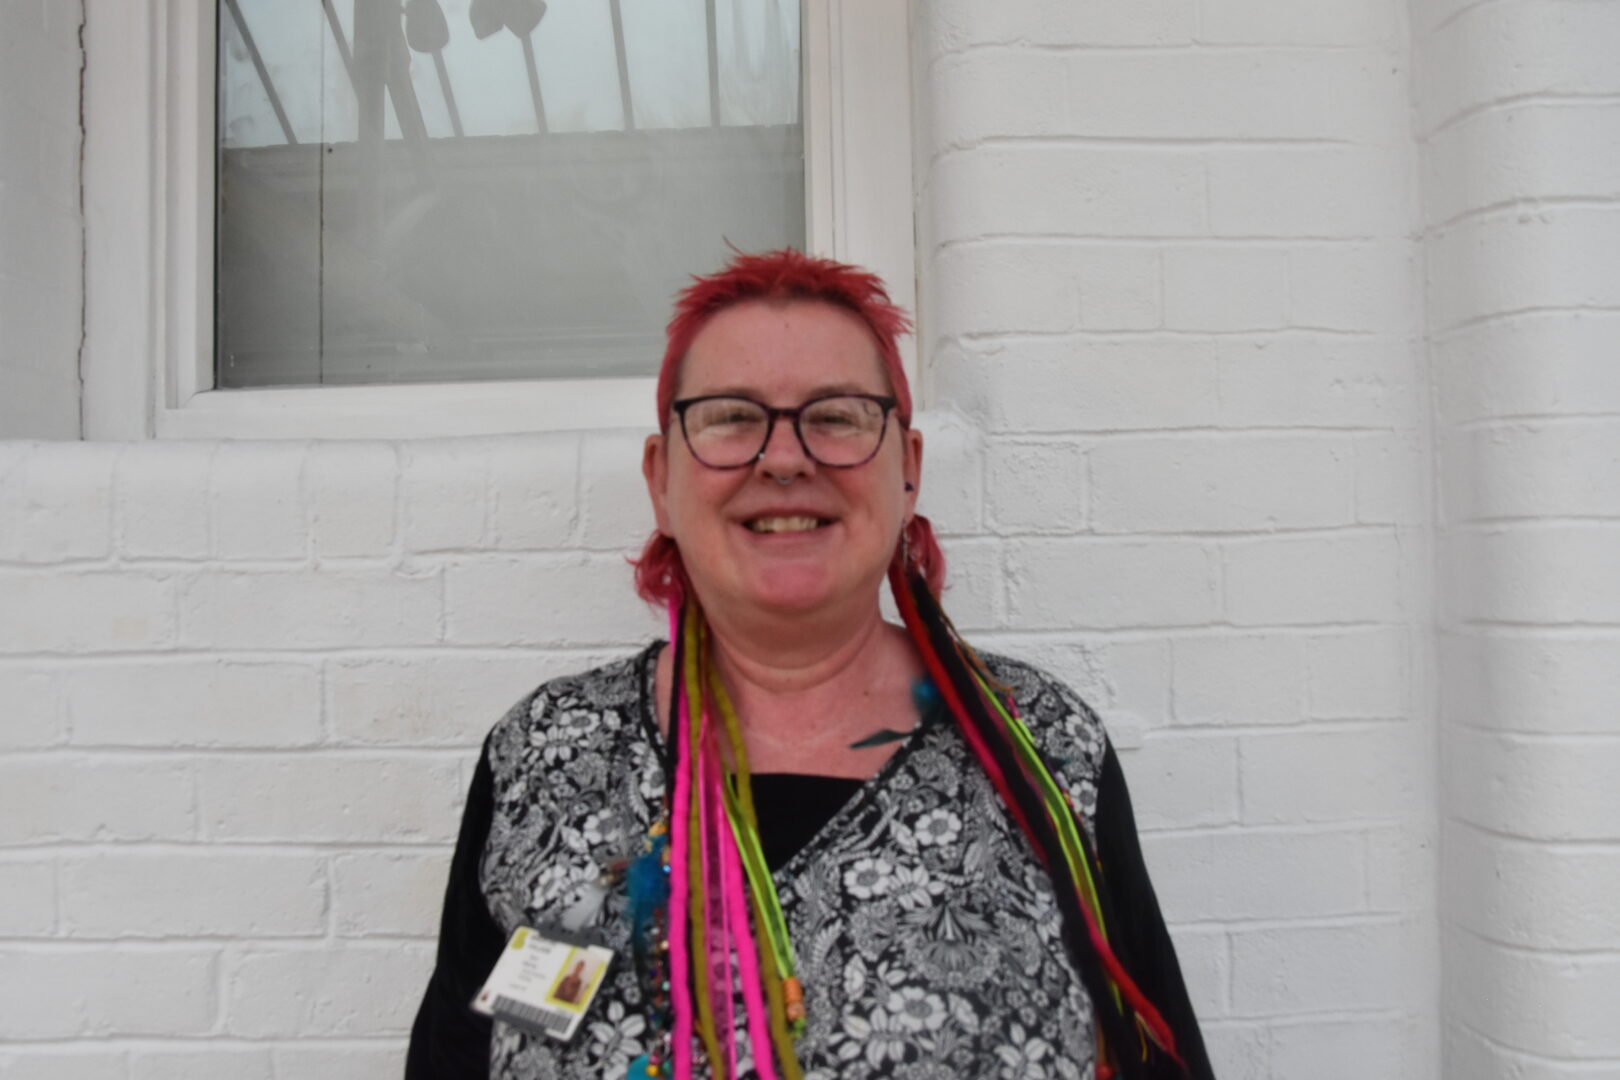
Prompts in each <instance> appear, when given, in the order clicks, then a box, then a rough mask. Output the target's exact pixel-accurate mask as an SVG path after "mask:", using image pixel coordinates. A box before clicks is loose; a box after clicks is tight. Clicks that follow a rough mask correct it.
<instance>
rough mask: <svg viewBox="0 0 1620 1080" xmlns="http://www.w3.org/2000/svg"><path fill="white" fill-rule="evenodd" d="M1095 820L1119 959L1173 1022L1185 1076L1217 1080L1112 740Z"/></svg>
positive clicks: (1105, 757)
mask: <svg viewBox="0 0 1620 1080" xmlns="http://www.w3.org/2000/svg"><path fill="white" fill-rule="evenodd" d="M1094 823H1095V827H1096V832H1097V861H1098V862H1099V863H1101V864H1102V872H1103V875H1104V877H1105V878H1106V879H1107V882H1108V892H1109V894H1110V896H1111V899H1112V901H1113V903H1112V907H1113V909H1114V910H1115V911H1116V912H1120V913H1122V914H1123V915H1124V918H1122V919H1121V920H1120V930H1119V931H1118V933H1119V936H1120V938H1121V940H1120V941H1119V942H1118V944H1119V945H1120V946H1121V947H1120V949H1119V950H1118V951H1119V952H1120V953H1122V954H1123V956H1122V957H1121V958H1122V959H1123V960H1124V961H1125V963H1126V964H1127V965H1128V968H1129V971H1130V974H1131V977H1132V978H1133V979H1135V980H1136V983H1137V986H1138V987H1140V988H1141V990H1142V993H1144V994H1145V995H1147V999H1148V1000H1149V1001H1151V1002H1152V1003H1153V1005H1154V1006H1155V1007H1156V1008H1157V1009H1158V1010H1159V1013H1160V1014H1161V1015H1162V1016H1163V1017H1164V1019H1165V1021H1166V1022H1167V1023H1168V1024H1169V1025H1170V1030H1171V1031H1172V1032H1173V1033H1174V1034H1175V1037H1176V1051H1177V1052H1178V1053H1179V1054H1180V1055H1181V1059H1182V1061H1184V1062H1186V1064H1187V1075H1188V1076H1189V1077H1191V1078H1192V1080H1214V1076H1215V1074H1214V1072H1213V1071H1212V1070H1211V1068H1210V1064H1209V1054H1208V1053H1207V1052H1206V1051H1205V1049H1204V1037H1203V1034H1202V1033H1201V1032H1200V1031H1199V1030H1198V1017H1197V1016H1195V1015H1194V1014H1193V1007H1192V1002H1191V1001H1189V1000H1188V999H1187V986H1186V984H1185V983H1184V982H1182V979H1181V965H1180V964H1179V963H1178V962H1177V961H1176V950H1175V946H1174V945H1172V944H1171V942H1170V933H1169V931H1168V930H1166V929H1165V925H1164V916H1163V915H1161V914H1160V913H1159V899H1158V897H1157V896H1155V895H1154V893H1153V883H1152V882H1151V881H1149V880H1148V872H1147V864H1146V863H1144V862H1143V861H1142V845H1141V842H1140V841H1139V840H1138V839H1137V835H1136V816H1135V815H1134V814H1133V813H1132V812H1131V796H1130V792H1129V791H1127V790H1126V787H1125V772H1124V770H1123V769H1121V768H1120V765H1119V757H1118V755H1116V754H1115V753H1114V746H1113V744H1112V743H1109V744H1108V746H1107V750H1106V752H1105V753H1104V755H1103V762H1102V772H1101V774H1100V775H1099V776H1098V778H1097V813H1096V817H1095V818H1094ZM1113 936H1114V935H1113V934H1112V933H1111V934H1110V937H1113Z"/></svg>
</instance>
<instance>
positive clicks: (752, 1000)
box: [715, 766, 776, 1080]
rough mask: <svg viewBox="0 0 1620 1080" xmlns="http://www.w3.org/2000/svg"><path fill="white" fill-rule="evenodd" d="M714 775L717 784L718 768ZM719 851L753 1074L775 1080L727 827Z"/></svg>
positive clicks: (737, 860) (738, 860)
mask: <svg viewBox="0 0 1620 1080" xmlns="http://www.w3.org/2000/svg"><path fill="white" fill-rule="evenodd" d="M715 772H716V774H717V777H716V783H717V784H718V782H719V780H718V772H719V768H718V766H716V768H715ZM716 794H719V792H716ZM728 825H729V823H728ZM720 851H721V856H722V860H723V861H722V866H721V869H722V871H723V872H724V876H725V882H724V892H723V894H722V895H724V896H725V898H726V908H727V913H728V917H729V918H730V919H731V922H732V925H733V935H732V937H733V940H734V941H735V942H736V945H737V971H738V976H739V977H740V978H741V980H742V991H743V1002H744V1004H745V1005H746V1006H747V1009H748V1043H749V1045H750V1046H751V1047H752V1048H753V1051H754V1070H755V1071H756V1072H758V1073H759V1077H760V1080H776V1067H775V1065H774V1063H773V1061H772V1057H771V1055H772V1052H773V1047H772V1044H771V1033H770V1028H769V1023H770V1021H769V1019H768V1014H767V1012H766V1009H765V993H764V989H763V987H764V980H763V979H762V978H761V976H760V972H759V956H758V954H757V952H756V950H755V945H754V936H753V933H752V932H751V931H750V929H749V923H748V893H747V891H746V889H745V886H744V885H743V871H742V855H741V853H740V852H739V851H738V850H737V837H736V834H735V833H734V832H733V831H732V830H731V829H730V828H729V827H727V828H724V829H723V830H722V835H721V841H720Z"/></svg>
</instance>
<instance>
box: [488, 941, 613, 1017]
mask: <svg viewBox="0 0 1620 1080" xmlns="http://www.w3.org/2000/svg"><path fill="white" fill-rule="evenodd" d="M612 962H613V950H611V949H604V948H602V947H601V946H600V945H590V944H585V943H577V944H570V943H568V942H564V941H557V940H554V939H552V938H549V937H546V936H545V935H543V934H541V933H539V932H538V931H535V930H531V929H529V928H528V927H527V926H520V927H518V928H517V930H516V931H514V932H513V934H512V939H511V940H510V941H508V942H507V943H506V948H505V949H503V950H501V958H500V959H499V960H497V961H496V962H495V970H494V971H491V972H490V973H489V979H488V980H486V981H485V983H484V987H483V989H482V990H480V991H478V996H477V997H476V998H474V999H473V1003H472V1007H473V1011H475V1012H480V1013H483V1014H484V1015H485V1016H490V1017H493V1018H495V1019H496V1020H502V1021H505V1022H506V1023H508V1024H511V1025H512V1026H513V1027H515V1028H518V1029H519V1030H522V1031H526V1032H528V1033H529V1034H531V1035H547V1036H550V1037H551V1038H553V1039H557V1040H559V1041H561V1042H567V1041H568V1040H569V1039H572V1038H573V1037H574V1032H575V1031H577V1030H578V1029H579V1024H580V1021H581V1020H583V1019H584V1018H585V1012H586V1010H587V1009H589V1008H590V1007H591V1001H592V1000H593V999H594V998H595V997H596V992H597V990H598V989H600V988H601V985H602V980H603V978H604V977H605V976H606V975H607V970H608V965H609V964H611V963H612Z"/></svg>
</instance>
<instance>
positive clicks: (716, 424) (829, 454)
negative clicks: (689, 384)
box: [673, 394, 896, 469]
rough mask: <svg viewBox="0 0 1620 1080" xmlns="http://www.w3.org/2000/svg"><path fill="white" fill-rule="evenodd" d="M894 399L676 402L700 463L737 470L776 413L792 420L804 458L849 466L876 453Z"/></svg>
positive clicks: (749, 459) (757, 448) (763, 439)
mask: <svg viewBox="0 0 1620 1080" xmlns="http://www.w3.org/2000/svg"><path fill="white" fill-rule="evenodd" d="M895 404H896V402H895V399H894V398H892V397H880V396H878V395H877V394H828V395H826V396H825V397H818V398H812V399H811V400H809V401H807V402H805V403H804V404H803V405H800V406H798V407H797V408H792V409H778V408H775V407H773V406H770V405H766V404H764V403H763V402H759V401H755V400H754V399H753V398H749V397H740V396H737V395H734V394H716V395H711V396H708V397H694V398H683V399H682V400H680V401H677V402H675V403H674V405H673V408H674V410H675V415H676V416H678V417H680V421H681V435H682V436H684V437H685V439H686V446H687V448H688V449H689V450H691V451H692V456H693V457H695V458H697V459H698V461H699V463H701V464H703V465H707V466H708V467H709V468H711V469H741V468H744V467H746V466H749V465H752V464H753V463H754V462H756V461H758V460H759V459H760V458H761V457H762V456H763V455H764V453H765V447H766V445H767V444H768V443H769V442H770V441H771V432H772V431H774V430H775V429H776V421H777V418H778V417H786V418H788V419H790V420H792V421H793V433H794V434H795V435H797V436H798V437H799V445H800V446H801V447H803V448H804V453H805V456H806V457H808V458H810V460H812V461H814V462H815V463H816V464H818V465H826V466H829V467H831V468H834V469H849V468H853V467H855V466H856V465H865V464H866V463H867V462H868V461H871V460H872V459H873V458H874V457H876V456H877V452H878V448H879V447H880V446H882V445H883V433H884V432H885V431H887V430H888V428H889V413H891V412H893V411H894V408H895Z"/></svg>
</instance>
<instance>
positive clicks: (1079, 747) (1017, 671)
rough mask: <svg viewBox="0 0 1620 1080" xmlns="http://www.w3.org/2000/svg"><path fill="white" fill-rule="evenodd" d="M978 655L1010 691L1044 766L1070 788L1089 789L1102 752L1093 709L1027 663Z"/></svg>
mask: <svg viewBox="0 0 1620 1080" xmlns="http://www.w3.org/2000/svg"><path fill="white" fill-rule="evenodd" d="M979 657H980V659H982V660H983V661H984V664H985V667H986V668H988V669H989V671H990V674H991V675H992V676H993V677H994V678H995V680H996V681H997V682H999V683H1001V685H1002V686H1004V687H1006V688H1007V689H1008V690H1010V691H1012V696H1013V701H1014V702H1015V703H1016V704H1017V706H1018V714H1019V716H1021V717H1022V718H1023V721H1024V723H1025V724H1026V725H1027V726H1028V727H1029V729H1030V732H1031V734H1033V735H1034V736H1035V741H1036V742H1037V744H1039V746H1040V749H1041V754H1042V756H1043V757H1045V758H1046V762H1047V766H1048V767H1049V768H1051V769H1052V770H1053V771H1054V772H1057V773H1060V774H1062V776H1063V777H1064V779H1065V780H1066V781H1067V784H1068V786H1070V787H1071V788H1086V789H1091V790H1094V789H1095V784H1096V781H1097V777H1098V776H1099V775H1100V774H1101V772H1102V764H1103V759H1104V757H1106V755H1107V751H1108V733H1107V731H1106V730H1105V729H1104V727H1103V722H1102V720H1101V718H1099V717H1098V716H1097V713H1096V711H1095V710H1093V709H1092V707H1091V706H1090V705H1088V704H1086V702H1085V700H1084V699H1082V698H1081V697H1080V695H1079V694H1077V693H1075V692H1074V690H1073V689H1072V688H1070V686H1069V685H1068V684H1067V683H1065V682H1063V681H1062V680H1061V679H1059V678H1057V677H1056V676H1054V675H1052V674H1050V673H1048V672H1046V671H1043V670H1042V669H1040V668H1038V667H1036V666H1034V665H1033V664H1028V663H1025V662H1024V661H1022V660H1017V659H1014V658H1012V657H1008V656H1000V655H998V654H995V653H980V654H979Z"/></svg>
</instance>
